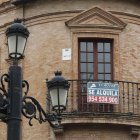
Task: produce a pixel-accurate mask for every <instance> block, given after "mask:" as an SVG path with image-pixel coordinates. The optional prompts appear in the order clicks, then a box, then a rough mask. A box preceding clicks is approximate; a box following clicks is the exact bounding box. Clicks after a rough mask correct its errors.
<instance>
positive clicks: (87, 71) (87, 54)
mask: <svg viewBox="0 0 140 140" xmlns="http://www.w3.org/2000/svg"><path fill="white" fill-rule="evenodd" d="M112 44H113V40H111V39H96V38H93V39H79V79H80V83H79V110H81V111H88V112H90V111H91V112H112V111H113V105H111V104H95V103H94V104H92V103H87V82H88V81H111V80H113V46H112Z"/></svg>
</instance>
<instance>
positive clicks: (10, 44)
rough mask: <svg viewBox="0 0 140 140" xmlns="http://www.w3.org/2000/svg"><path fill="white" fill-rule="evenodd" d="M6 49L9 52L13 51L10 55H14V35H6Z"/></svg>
mask: <svg viewBox="0 0 140 140" xmlns="http://www.w3.org/2000/svg"><path fill="white" fill-rule="evenodd" d="M8 47H9V48H8V50H9V54H11V53H13V54H12V55H11V56H12V57H15V52H16V36H14V35H13V36H9V37H8Z"/></svg>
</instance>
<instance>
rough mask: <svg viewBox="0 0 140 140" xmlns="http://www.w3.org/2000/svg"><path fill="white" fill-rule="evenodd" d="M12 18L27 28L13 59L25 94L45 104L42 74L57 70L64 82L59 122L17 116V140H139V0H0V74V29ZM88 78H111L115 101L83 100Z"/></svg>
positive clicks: (0, 62) (0, 66) (2, 54)
mask: <svg viewBox="0 0 140 140" xmlns="http://www.w3.org/2000/svg"><path fill="white" fill-rule="evenodd" d="M15 18H20V19H22V20H23V24H24V25H25V26H26V27H27V28H28V29H29V31H30V36H29V39H28V42H27V47H26V50H25V58H24V60H22V62H21V63H20V65H21V66H22V68H23V77H24V79H26V80H27V81H28V82H29V84H30V91H29V94H30V95H31V96H33V97H35V98H36V99H37V100H38V101H39V102H40V103H41V105H42V106H43V107H44V109H45V110H46V111H48V112H50V111H51V109H50V106H51V105H50V102H49V100H48V98H49V95H48V93H47V88H46V80H45V79H51V78H52V77H53V76H54V71H56V70H60V71H62V75H63V76H64V77H65V78H66V79H68V80H69V83H70V89H69V93H68V107H67V110H66V111H65V112H64V113H63V115H62V126H63V128H62V129H52V128H51V127H50V125H49V124H48V123H47V122H46V123H43V124H39V123H38V122H36V121H33V122H32V123H33V126H32V127H31V126H29V125H28V120H27V119H26V118H24V117H23V121H22V122H23V123H22V139H23V140H84V139H85V140H112V139H113V140H140V136H139V131H140V72H139V70H140V54H139V52H140V1H139V0H123V1H122V0H106V1H104V0H86V1H85V0H53V1H51V0H28V1H26V0H11V1H10V0H0V39H1V42H0V43H1V45H0V74H3V73H6V72H7V71H8V67H9V65H10V62H9V60H8V55H7V48H6V42H7V41H6V37H5V30H6V29H7V27H8V26H9V25H10V24H11V23H12V21H13V20H14V19H15ZM95 81H96V82H98V83H115V84H118V86H119V97H118V98H117V101H116V102H115V99H114V98H113V99H112V101H110V103H105V102H106V100H108V99H106V98H102V99H96V98H92V99H89V100H91V102H90V101H89V100H87V83H88V82H95ZM101 94H102V93H101ZM97 100H100V103H98V102H97ZM109 100H110V99H109ZM88 101H89V102H88ZM101 102H102V103H101ZM6 127H7V126H6V124H3V123H1V124H0V128H1V131H0V140H5V139H6V129H7V128H6Z"/></svg>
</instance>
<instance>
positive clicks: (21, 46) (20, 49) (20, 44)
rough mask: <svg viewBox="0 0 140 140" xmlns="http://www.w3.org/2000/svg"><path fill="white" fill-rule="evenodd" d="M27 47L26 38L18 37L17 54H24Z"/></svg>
mask: <svg viewBox="0 0 140 140" xmlns="http://www.w3.org/2000/svg"><path fill="white" fill-rule="evenodd" d="M25 45H26V38H25V37H23V36H18V45H17V53H19V54H23V53H24V48H25Z"/></svg>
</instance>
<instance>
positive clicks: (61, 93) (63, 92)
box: [59, 88, 67, 106]
mask: <svg viewBox="0 0 140 140" xmlns="http://www.w3.org/2000/svg"><path fill="white" fill-rule="evenodd" d="M66 101H67V90H66V89H62V88H60V89H59V103H60V105H63V106H66Z"/></svg>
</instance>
